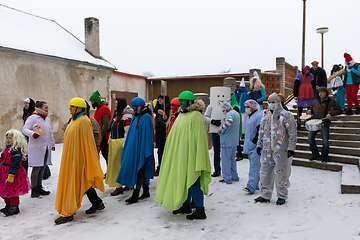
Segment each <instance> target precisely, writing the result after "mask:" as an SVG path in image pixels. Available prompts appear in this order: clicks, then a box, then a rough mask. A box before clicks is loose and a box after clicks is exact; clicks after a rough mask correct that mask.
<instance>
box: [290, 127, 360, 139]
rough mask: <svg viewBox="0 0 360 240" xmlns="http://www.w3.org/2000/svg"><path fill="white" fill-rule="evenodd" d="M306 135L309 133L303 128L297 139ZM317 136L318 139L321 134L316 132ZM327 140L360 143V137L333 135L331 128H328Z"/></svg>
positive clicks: (354, 135) (341, 134) (355, 135)
mask: <svg viewBox="0 0 360 240" xmlns="http://www.w3.org/2000/svg"><path fill="white" fill-rule="evenodd" d="M308 134H309V132H308V131H307V130H306V129H305V127H302V128H301V130H300V131H298V132H297V136H298V137H307V136H308ZM317 136H319V137H318V138H321V133H320V132H318V134H317ZM329 139H331V140H344V141H360V135H359V134H343V133H333V132H331V128H330V136H329Z"/></svg>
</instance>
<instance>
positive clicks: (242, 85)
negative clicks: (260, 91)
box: [240, 78, 245, 87]
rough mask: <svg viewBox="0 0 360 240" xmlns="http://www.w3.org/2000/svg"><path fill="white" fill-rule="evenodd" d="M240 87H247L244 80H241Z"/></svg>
mask: <svg viewBox="0 0 360 240" xmlns="http://www.w3.org/2000/svg"><path fill="white" fill-rule="evenodd" d="M240 87H245V80H244V78H242V79H241V83H240Z"/></svg>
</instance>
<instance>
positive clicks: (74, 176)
mask: <svg viewBox="0 0 360 240" xmlns="http://www.w3.org/2000/svg"><path fill="white" fill-rule="evenodd" d="M98 156H99V155H98V152H97V149H96V145H95V140H94V135H93V131H92V125H91V122H90V119H89V118H88V117H87V116H85V115H82V116H79V117H78V118H77V119H76V120H71V122H70V124H69V125H68V127H67V128H66V131H65V135H64V146H63V152H62V157H61V165H60V172H59V180H58V187H57V193H56V201H55V209H56V210H57V211H58V212H59V213H60V215H61V216H62V217H68V216H71V215H73V214H75V213H76V212H77V210H78V209H79V208H80V207H81V201H82V198H83V196H84V194H85V192H86V191H87V190H88V189H89V188H90V187H93V188H97V189H99V190H100V191H102V192H103V191H104V183H103V179H104V174H103V172H102V170H101V166H100V162H99V157H98Z"/></svg>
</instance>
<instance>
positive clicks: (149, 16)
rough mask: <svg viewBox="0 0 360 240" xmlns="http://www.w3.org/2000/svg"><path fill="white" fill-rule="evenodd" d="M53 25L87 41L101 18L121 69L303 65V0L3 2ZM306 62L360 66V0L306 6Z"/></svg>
mask: <svg viewBox="0 0 360 240" xmlns="http://www.w3.org/2000/svg"><path fill="white" fill-rule="evenodd" d="M0 3H1V4H4V5H6V6H9V7H13V8H16V9H19V10H22V11H24V12H28V13H32V14H35V15H38V16H41V17H45V18H49V19H52V20H55V21H56V22H57V23H59V24H60V25H62V26H63V27H64V28H66V29H67V30H68V31H70V32H71V33H72V34H74V35H75V36H77V37H78V38H79V39H80V40H82V41H84V18H86V17H95V18H98V19H99V21H100V53H101V55H102V56H103V57H104V58H106V59H107V60H109V61H110V62H111V63H112V64H114V65H115V66H116V67H117V68H118V71H122V72H127V73H133V74H140V75H141V74H143V73H144V72H151V73H153V74H154V75H155V76H175V75H192V74H212V73H219V72H221V71H223V70H229V69H231V72H232V73H236V72H238V73H244V72H248V71H249V69H251V68H260V69H261V70H262V71H265V70H274V69H276V57H285V60H286V61H287V62H288V63H290V64H292V65H293V66H301V51H302V50H301V47H302V12H303V10H302V9H303V1H302V0H247V1H245V0H231V1H230V0H223V1H213V0H206V1H205V0H182V1H166V0H152V1H151V0H137V1H129V0H127V1H123V0H118V1H115V0H112V1H109V0H102V1H98V0H87V1H84V0H72V1H69V0H62V1H49V0H31V1H29V0H0ZM306 9H307V11H306V54H305V55H306V58H305V59H306V64H308V65H310V63H311V62H312V61H313V60H317V61H319V62H320V65H321V35H320V34H318V33H316V29H317V28H319V27H328V28H329V32H328V33H326V34H325V35H324V52H325V54H324V55H325V56H324V62H325V64H324V67H325V70H326V71H327V72H329V71H330V69H331V66H332V65H333V64H334V63H343V62H344V58H343V54H344V52H348V53H350V54H351V55H352V57H353V58H354V60H355V61H357V62H360V46H359V45H360V31H359V27H358V23H359V18H360V1H359V0H343V1H335V0H307V1H306Z"/></svg>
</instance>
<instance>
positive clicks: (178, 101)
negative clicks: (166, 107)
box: [170, 97, 180, 106]
mask: <svg viewBox="0 0 360 240" xmlns="http://www.w3.org/2000/svg"><path fill="white" fill-rule="evenodd" d="M170 105H177V106H180V100H179V99H178V98H177V97H176V98H173V99H172V100H171V102H170Z"/></svg>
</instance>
